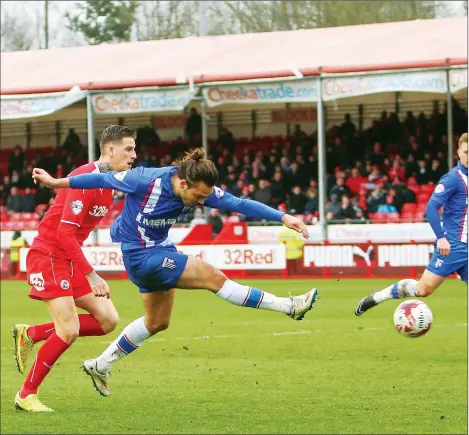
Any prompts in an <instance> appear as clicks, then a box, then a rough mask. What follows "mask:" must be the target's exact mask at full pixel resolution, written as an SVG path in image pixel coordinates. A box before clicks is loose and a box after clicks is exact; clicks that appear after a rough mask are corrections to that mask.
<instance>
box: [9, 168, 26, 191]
mask: <svg viewBox="0 0 469 435" xmlns="http://www.w3.org/2000/svg"><path fill="white" fill-rule="evenodd" d="M10 186H12V187H13V186H14V187H18V188H20V189H21V188H22V187H23V186H22V185H21V174H20V173H19V172H18V171H16V170H15V171H13V172H12V173H11V178H10Z"/></svg>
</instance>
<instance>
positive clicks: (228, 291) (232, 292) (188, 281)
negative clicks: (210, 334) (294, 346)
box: [177, 254, 319, 320]
mask: <svg viewBox="0 0 469 435" xmlns="http://www.w3.org/2000/svg"><path fill="white" fill-rule="evenodd" d="M178 255H181V254H178ZM177 287H178V288H185V289H194V288H203V289H207V290H209V291H211V292H212V293H214V294H216V295H217V296H218V297H220V298H222V299H224V300H226V301H227V302H230V303H231V304H234V305H238V306H242V307H249V308H257V309H261V310H270V311H277V312H279V313H284V314H286V315H288V316H289V317H291V318H292V319H294V320H302V319H303V317H304V315H305V314H306V313H307V312H308V311H309V310H311V309H312V308H313V306H314V303H315V302H316V300H317V299H318V296H319V292H318V290H317V289H312V290H310V291H309V292H307V293H305V294H303V295H299V296H290V297H288V298H285V297H279V296H276V295H274V294H272V293H269V292H266V291H263V290H260V289H257V288H255V287H250V286H247V285H242V284H238V283H237V282H235V281H232V280H230V279H228V278H227V276H226V275H225V274H224V273H223V272H221V271H220V270H218V269H216V268H214V267H213V266H211V265H210V264H208V263H206V262H205V261H202V260H199V259H197V258H193V257H189V258H188V260H187V265H186V267H185V269H184V272H183V274H182V275H181V278H180V279H179V281H178V284H177Z"/></svg>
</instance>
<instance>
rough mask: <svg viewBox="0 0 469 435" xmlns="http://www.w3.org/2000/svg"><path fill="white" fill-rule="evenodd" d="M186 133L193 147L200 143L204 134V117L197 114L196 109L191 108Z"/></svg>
mask: <svg viewBox="0 0 469 435" xmlns="http://www.w3.org/2000/svg"><path fill="white" fill-rule="evenodd" d="M185 132H186V135H187V138H188V139H189V142H190V143H191V145H194V144H197V143H199V141H200V135H201V133H202V117H201V116H200V115H199V114H198V113H197V109H196V108H195V107H192V108H191V112H190V115H189V117H188V118H187V122H186V129H185Z"/></svg>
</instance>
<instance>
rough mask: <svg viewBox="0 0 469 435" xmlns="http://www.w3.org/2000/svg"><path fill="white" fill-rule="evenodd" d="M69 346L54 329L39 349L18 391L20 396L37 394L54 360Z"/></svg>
mask: <svg viewBox="0 0 469 435" xmlns="http://www.w3.org/2000/svg"><path fill="white" fill-rule="evenodd" d="M69 347H70V345H69V344H68V343H66V342H65V341H63V340H62V339H61V338H60V337H59V336H58V335H57V334H56V333H55V331H54V332H53V333H52V334H51V335H50V337H49V338H48V339H47V340H46V342H45V343H44V344H43V345H42V346H41V348H40V349H39V351H38V353H37V355H36V359H35V361H34V364H33V366H32V367H31V369H30V370H29V373H28V376H27V377H26V380H25V382H24V384H23V387H22V388H21V391H20V397H21V398H22V399H24V398H25V397H26V396H28V395H29V394H37V389H38V388H39V386H40V385H41V383H42V381H43V380H44V378H45V377H46V376H47V375H48V373H49V372H50V370H51V369H52V367H53V365H54V364H55V362H56V361H57V360H58V359H59V357H60V356H61V355H62V354H63V353H64V352H65V351H66V350H67V349H68V348H69Z"/></svg>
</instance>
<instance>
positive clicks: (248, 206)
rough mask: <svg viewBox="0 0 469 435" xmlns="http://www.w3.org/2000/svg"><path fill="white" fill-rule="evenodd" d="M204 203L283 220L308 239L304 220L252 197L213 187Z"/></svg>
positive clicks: (257, 216) (250, 215) (269, 218)
mask: <svg viewBox="0 0 469 435" xmlns="http://www.w3.org/2000/svg"><path fill="white" fill-rule="evenodd" d="M205 205H207V206H209V207H213V208H219V209H222V210H227V211H235V212H237V213H241V214H244V215H245V216H249V217H255V218H260V219H267V220H271V221H277V222H283V223H284V224H285V226H286V227H288V228H291V229H292V230H295V231H297V232H298V233H301V234H303V237H304V238H306V239H308V238H309V233H308V228H307V227H306V225H305V224H304V222H303V221H302V220H301V219H300V218H297V217H295V216H292V215H289V214H287V213H283V212H281V211H279V210H275V209H274V208H272V207H269V206H268V205H265V204H262V203H261V202H258V201H254V200H252V199H240V198H237V197H236V196H233V195H231V194H230V193H228V192H225V191H223V190H221V189H220V188H219V187H215V189H214V191H213V193H212V194H211V195H210V196H209V197H208V198H207V199H206V200H205Z"/></svg>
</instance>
